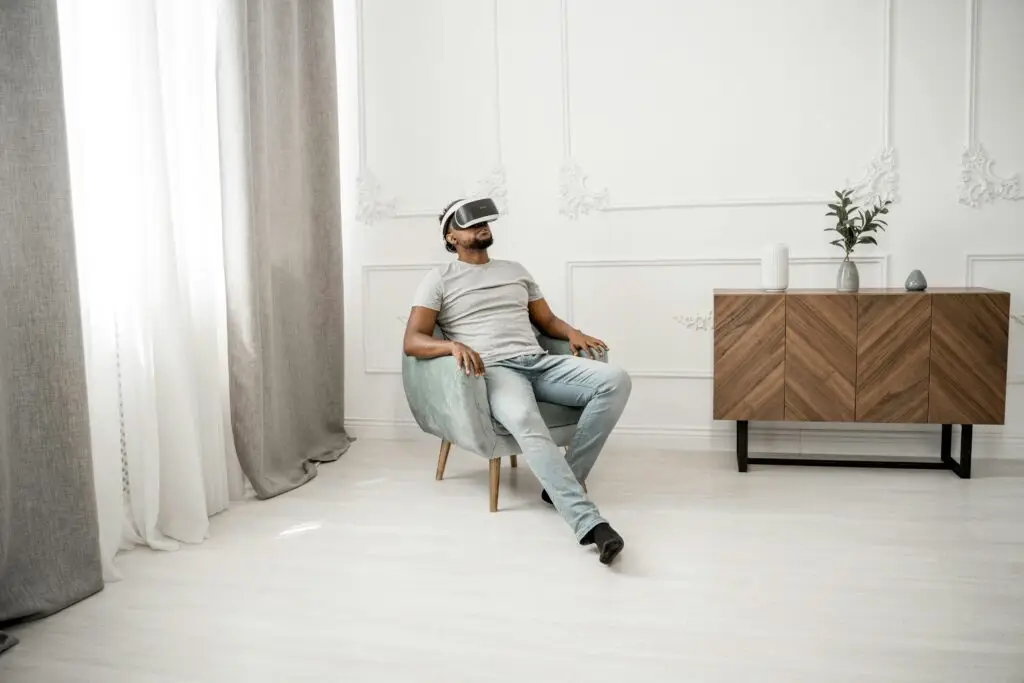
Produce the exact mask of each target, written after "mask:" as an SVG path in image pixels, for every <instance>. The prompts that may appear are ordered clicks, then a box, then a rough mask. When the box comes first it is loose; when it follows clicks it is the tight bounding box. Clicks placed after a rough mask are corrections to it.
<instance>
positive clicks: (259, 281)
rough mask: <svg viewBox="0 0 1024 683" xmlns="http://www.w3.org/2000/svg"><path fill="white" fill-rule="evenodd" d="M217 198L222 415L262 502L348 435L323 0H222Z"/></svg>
mask: <svg viewBox="0 0 1024 683" xmlns="http://www.w3.org/2000/svg"><path fill="white" fill-rule="evenodd" d="M226 10H227V11H226V14H225V15H224V17H223V22H222V25H221V34H220V41H219V44H220V49H219V53H218V54H219V63H218V97H219V107H220V142H221V195H222V204H223V218H224V256H225V271H226V281H227V313H228V348H229V365H230V387H231V389H230V396H231V417H232V426H233V430H234V439H235V445H236V448H237V452H238V457H239V461H240V463H241V466H242V469H243V471H244V472H245V474H246V476H247V478H248V480H249V481H250V482H251V484H252V485H253V488H254V489H255V491H256V494H257V496H258V497H260V498H269V497H272V496H276V495H279V494H281V493H284V492H286V491H289V490H292V489H294V488H295V487H297V486H300V485H302V484H304V483H305V482H307V481H309V480H310V479H312V478H313V477H314V476H315V475H316V468H317V463H321V462H329V461H333V460H336V459H338V458H339V457H341V455H342V454H344V453H345V452H346V451H347V450H348V448H349V445H350V442H351V439H350V437H349V436H348V434H347V433H346V432H345V428H344V352H345V345H344V320H343V300H344V294H343V289H342V286H343V285H342V254H341V196H340V176H339V174H340V163H339V162H340V160H339V150H338V144H339V143H338V112H337V108H338V101H337V82H336V65H335V60H336V55H335V49H334V16H333V0H228V6H227V8H226Z"/></svg>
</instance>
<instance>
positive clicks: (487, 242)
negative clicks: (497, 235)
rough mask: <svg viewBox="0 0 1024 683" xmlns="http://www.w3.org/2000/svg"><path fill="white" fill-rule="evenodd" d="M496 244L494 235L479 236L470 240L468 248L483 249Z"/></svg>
mask: <svg viewBox="0 0 1024 683" xmlns="http://www.w3.org/2000/svg"><path fill="white" fill-rule="evenodd" d="M492 244H494V237H493V236H491V237H484V238H477V239H474V240H473V241H472V242H470V243H469V244H468V245H467V246H466V248H467V249H472V250H473V251H483V250H484V249H487V248H489V247H490V246H491V245H492Z"/></svg>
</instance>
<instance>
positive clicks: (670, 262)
mask: <svg viewBox="0 0 1024 683" xmlns="http://www.w3.org/2000/svg"><path fill="white" fill-rule="evenodd" d="M842 260H843V258H842V257H841V256H798V257H791V258H790V259H789V265H790V268H792V267H794V266H801V265H803V266H815V265H835V266H836V268H838V267H839V264H840V263H841V262H842ZM853 260H854V261H855V262H856V263H857V265H858V266H864V265H867V264H878V266H879V270H880V271H881V272H880V277H881V280H882V284H883V285H886V284H888V282H889V255H888V254H875V255H872V256H861V257H855V258H854V259H853ZM715 266H748V267H751V268H760V267H761V259H760V258H758V257H740V256H737V257H723V258H685V259H657V260H649V261H643V260H610V261H570V262H568V263H566V264H565V320H566V322H568V323H569V324H570V325H574V324H575V318H576V313H575V304H574V302H575V298H576V291H575V285H574V275H575V272H576V271H577V270H583V269H587V268H666V267H682V268H686V267H715ZM790 279H792V278H790ZM826 286H829V287H831V286H834V284H833V283H831V282H830V283H828V285H826ZM708 296H710V292H709V293H708ZM672 319H673V320H674V321H675V322H677V323H679V324H680V325H682V326H683V327H686V328H688V329H692V330H694V331H701V332H703V331H708V332H710V331H712V330H713V329H714V310H713V309H709V310H708V312H707V313H698V314H691V315H679V316H673V318H672ZM708 357H709V358H710V354H709V356H708ZM629 374H630V375H631V376H632V377H635V378H643V379H686V380H694V379H696V380H709V379H712V378H713V376H714V375H713V372H712V369H711V368H687V369H683V370H664V369H657V368H653V369H647V368H641V369H629Z"/></svg>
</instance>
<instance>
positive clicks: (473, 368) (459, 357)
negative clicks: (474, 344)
mask: <svg viewBox="0 0 1024 683" xmlns="http://www.w3.org/2000/svg"><path fill="white" fill-rule="evenodd" d="M452 356H454V357H455V362H456V363H457V364H458V366H459V368H460V369H462V370H463V371H464V372H465V373H466V374H467V375H476V376H477V377H480V376H481V375H483V374H484V362H483V361H482V360H480V354H478V353H477V352H476V351H474V350H473V349H471V348H469V347H468V346H466V345H465V344H460V343H459V342H452Z"/></svg>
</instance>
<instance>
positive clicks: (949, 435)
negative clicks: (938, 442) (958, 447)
mask: <svg viewBox="0 0 1024 683" xmlns="http://www.w3.org/2000/svg"><path fill="white" fill-rule="evenodd" d="M941 453H942V462H944V463H946V464H947V465H949V464H950V463H952V462H953V425H942V451H941Z"/></svg>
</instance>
